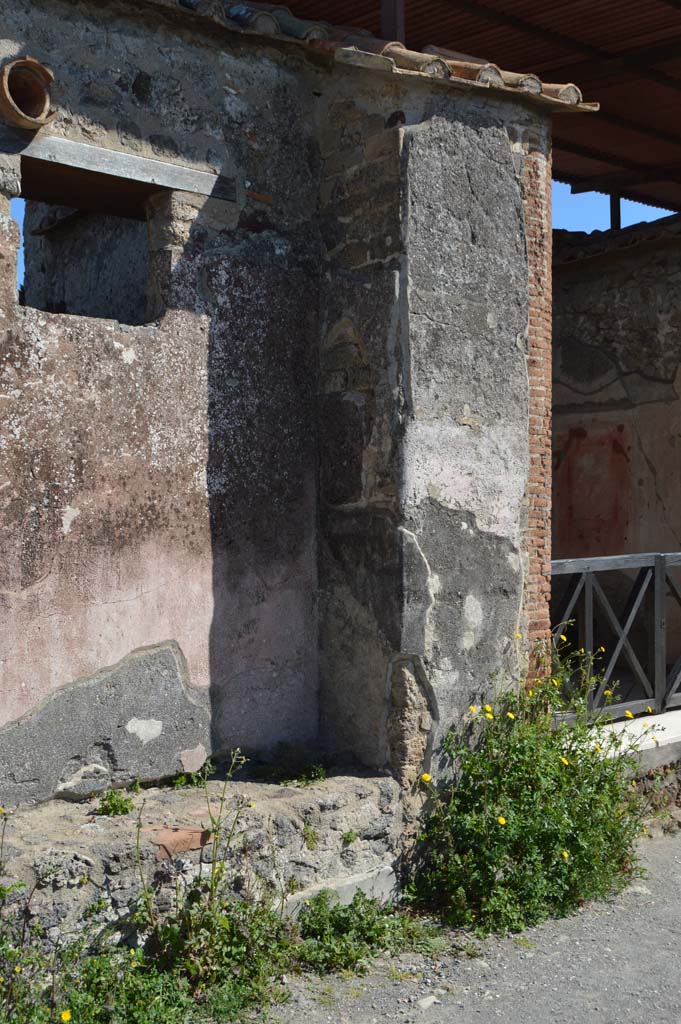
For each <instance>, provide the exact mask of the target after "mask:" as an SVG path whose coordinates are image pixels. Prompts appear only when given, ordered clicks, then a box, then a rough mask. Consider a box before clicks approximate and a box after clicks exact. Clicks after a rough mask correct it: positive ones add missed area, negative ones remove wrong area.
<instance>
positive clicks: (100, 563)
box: [0, 0, 550, 802]
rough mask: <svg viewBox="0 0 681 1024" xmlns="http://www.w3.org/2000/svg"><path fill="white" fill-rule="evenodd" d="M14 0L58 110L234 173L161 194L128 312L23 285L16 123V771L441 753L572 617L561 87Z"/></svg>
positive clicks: (57, 129) (410, 773)
mask: <svg viewBox="0 0 681 1024" xmlns="http://www.w3.org/2000/svg"><path fill="white" fill-rule="evenodd" d="M166 6H168V5H166ZM0 10H1V11H2V14H3V20H2V36H3V39H2V40H0V58H2V59H7V58H9V57H12V56H15V55H16V54H18V53H20V52H26V51H30V52H31V54H32V55H33V56H35V57H37V58H39V59H42V60H44V61H45V62H46V63H48V64H49V65H50V66H51V67H52V68H53V69H54V71H55V75H56V87H55V92H54V101H55V106H56V109H57V111H58V117H57V119H56V121H55V122H54V124H53V125H52V126H51V127H50V128H49V132H50V133H52V134H55V135H58V136H62V137H67V138H69V139H73V140H75V141H81V142H89V143H90V144H95V145H97V146H101V147H105V148H107V147H108V148H111V149H114V150H123V151H125V152H132V153H135V154H138V155H141V156H147V157H152V158H156V159H159V158H160V159H164V160H167V161H170V162H176V163H180V164H182V165H185V166H190V167H193V168H196V169H199V170H206V171H211V172H213V173H221V174H224V175H227V176H230V177H233V178H234V179H235V180H236V185H237V198H236V202H233V203H231V202H223V201H219V200H215V199H206V198H203V197H198V196H193V195H189V194H187V193H179V192H167V193H160V194H158V195H157V196H156V197H155V198H153V199H151V200H149V202H148V203H147V207H146V212H147V230H148V239H149V242H148V245H149V249H148V267H149V279H148V288H147V291H148V297H149V299H150V301H149V305H148V310H147V314H146V317H147V319H148V317H150V316H152V315H153V316H154V317H155V319H153V320H151V322H143V321H144V320H145V317H140V321H138V322H137V323H136V325H135V326H129V325H126V324H125V323H124V322H123V321H124V320H125V319H126V318H127V319H130V320H132V321H133V323H135V318H134V310H133V311H132V314H133V315H132V316H131V315H129V314H128V312H127V311H126V312H125V313H124V314H122V315H121V316H120V317H119V318H118V320H106V319H94V318H92V317H85V316H74V315H69V314H64V313H58V312H54V311H52V312H47V311H45V310H37V309H34V308H31V307H30V306H27V307H19V306H18V305H17V302H16V296H15V292H14V273H15V269H14V262H15V256H16V251H17V246H18V234H17V230H16V227H15V225H14V224H13V222H12V221H11V219H10V217H9V210H8V202H9V199H10V198H11V197H12V196H13V195H17V194H18V191H19V189H20V185H21V181H20V179H21V165H20V159H19V157H18V156H17V155H16V154H12V153H5V154H4V155H0V191H1V192H2V194H3V195H4V197H5V198H4V199H2V200H0V230H1V231H2V239H3V244H2V256H3V258H2V261H0V309H1V310H2V317H3V319H2V325H1V327H2V354H3V360H4V365H3V371H2V383H3V387H4V388H5V392H4V400H3V403H2V416H3V420H4V422H3V429H2V436H1V439H0V458H1V459H2V461H3V465H4V470H3V475H4V479H5V480H6V481H7V482H6V484H5V487H4V491H3V502H4V506H3V521H2V535H1V541H0V544H1V550H0V571H1V572H2V574H3V579H2V583H1V587H2V596H1V598H0V601H1V603H0V629H1V630H2V634H3V638H4V654H3V658H4V665H3V677H2V688H3V691H2V695H3V701H2V705H1V707H0V715H1V716H2V717H1V719H0V724H1V722H5V723H6V724H5V726H4V729H3V730H2V731H1V732H0V779H2V784H1V786H0V796H1V797H3V799H4V800H5V801H6V802H11V801H14V802H16V801H19V800H22V799H41V798H44V797H45V796H48V795H50V794H51V793H53V792H55V791H57V790H58V791H61V792H62V794H64V795H75V796H77V795H79V794H83V793H85V792H88V791H90V790H92V789H93V788H102V787H104V786H107V785H109V784H110V783H112V782H113V783H114V784H123V783H124V782H126V781H128V780H129V779H131V778H135V777H137V776H140V777H142V778H153V777H158V776H161V775H170V774H173V773H174V772H176V771H179V770H182V769H188V770H191V769H193V768H195V767H197V766H198V765H199V764H200V762H201V760H202V758H203V757H204V756H205V755H206V753H207V752H209V751H210V750H213V751H215V752H218V753H219V752H220V751H222V750H224V749H226V748H228V747H230V746H235V745H239V746H241V747H243V748H245V749H246V750H247V751H249V752H254V753H257V754H259V755H268V756H271V755H273V754H275V753H276V752H277V750H278V749H280V748H281V746H282V745H283V746H284V747H288V748H289V749H290V748H294V749H295V750H297V751H300V750H301V749H302V750H304V751H305V752H306V753H308V754H309V753H311V752H316V753H320V752H323V751H325V752H327V753H329V754H333V755H334V756H337V757H344V756H348V757H352V758H355V759H359V760H360V761H362V762H363V763H365V764H368V765H372V766H374V767H384V766H391V767H392V768H393V769H394V770H395V771H396V773H397V774H398V776H399V777H400V779H401V780H402V781H403V782H404V783H405V784H406V783H411V782H413V780H414V779H415V777H416V775H417V774H418V772H419V771H420V770H422V769H423V767H424V766H427V765H429V764H430V759H431V755H432V752H433V751H434V750H436V749H437V745H438V742H439V738H440V736H441V733H442V730H443V729H445V728H447V727H448V726H449V725H450V724H452V723H453V722H455V721H456V720H457V718H458V716H459V715H460V713H461V711H462V710H463V709H464V708H465V707H466V706H467V705H468V703H469V702H470V700H471V699H472V698H473V697H474V696H475V695H476V694H481V693H488V692H491V690H492V689H493V687H494V686H502V685H509V684H510V683H512V682H513V680H514V679H517V676H518V673H519V671H520V669H521V667H522V664H523V659H524V654H525V650H524V644H525V640H523V641H518V640H516V639H514V636H515V634H516V633H522V634H523V637H527V633H528V624H529V627H530V630H531V632H532V633H533V634H536V633H537V632H541V630H542V629H544V628H545V611H544V610H543V607H542V601H543V600H544V597H545V579H544V576H543V574H544V572H545V559H546V539H545V534H546V522H547V515H548V506H547V504H546V501H545V493H546V475H545V465H544V463H545V454H546V447H545V446H546V441H545V438H543V435H542V430H543V429H544V428H545V427H546V424H547V418H546V417H547V415H548V414H547V411H546V410H547V402H548V398H547V394H548V392H547V391H546V390H545V389H546V387H547V383H546V380H545V379H544V376H543V367H544V363H545V359H546V346H547V332H548V330H549V320H548V314H547V298H546V297H547V294H548V288H549V284H548V283H547V278H546V274H545V271H546V255H547V252H548V244H549V243H548V240H547V239H548V235H547V232H546V226H547V217H548V211H549V205H548V200H547V194H548V184H549V180H550V167H549V164H548V160H547V154H548V151H549V125H548V119H547V117H546V116H545V115H544V114H543V113H541V112H537V110H536V109H535V108H533V107H532V105H531V103H530V102H529V101H525V100H524V99H523V97H522V96H519V97H514V96H512V95H507V96H494V95H491V94H490V95H489V96H488V95H485V97H484V98H483V99H480V98H478V96H474V95H472V94H469V93H467V92H466V91H465V90H455V89H454V88H453V87H451V86H450V85H449V84H447V83H443V82H439V81H432V80H429V79H427V78H425V77H419V76H415V75H397V74H390V73H389V72H388V71H387V70H386V67H385V66H382V70H380V71H377V70H375V69H371V70H369V69H363V68H360V67H351V66H342V65H335V66H334V65H333V63H332V62H330V61H329V60H328V59H327V58H326V57H325V56H324V55H317V56H311V55H309V54H307V53H306V52H305V51H303V50H291V49H287V47H286V46H285V45H284V44H281V43H277V42H276V41H275V42H271V43H267V42H266V41H265V40H263V39H255V38H254V37H246V36H243V35H242V34H239V33H234V32H229V31H227V30H226V29H225V30H221V29H219V28H217V27H216V26H215V25H213V24H211V23H208V22H204V21H203V20H202V19H201V18H199V17H191V16H189V15H188V14H187V12H185V11H183V10H182V9H181V8H174V9H173V10H170V7H169V6H168V11H167V12H159V11H154V10H152V9H151V6H150V7H149V9H147V8H144V9H142V8H140V6H139V5H135V7H134V8H133V6H132V5H128V4H127V3H121V4H117V5H111V6H109V5H105V6H104V7H96V8H92V7H88V9H87V12H86V13H85V14H84V13H83V10H82V8H81V7H79V6H78V5H77V4H75V3H74V2H72V0H45V3H43V4H41V5H40V7H39V8H36V5H35V4H33V3H32V2H29V0H18V2H16V3H12V4H10V3H9V2H8V0H0ZM75 11H78V12H79V16H78V17H74V12H75ZM379 63H380V62H379ZM384 64H385V62H384ZM44 213H45V211H44V210H37V211H33V212H32V213H31V215H30V223H31V224H35V223H36V217H38V216H39V217H42V216H43V214H44ZM41 223H42V221H41ZM90 226H91V225H90V224H89V222H84V221H82V220H81V221H79V222H78V226H77V228H76V229H74V230H76V231H77V232H78V234H77V235H76V236H74V237H75V238H77V239H81V240H84V244H85V245H87V244H88V243H87V237H88V231H89V230H90ZM53 237H55V236H53ZM52 244H54V245H56V243H52V242H49V241H48V242H45V241H44V240H43V241H39V242H32V243H31V247H32V248H31V247H28V248H27V255H29V257H30V256H31V251H32V252H33V255H35V254H36V253H45V252H46V246H49V245H52ZM98 244H99V248H98V247H97V245H94V244H93V250H92V262H93V264H94V263H96V257H97V258H98V257H99V254H100V249H101V238H100V240H99V243H98ZM57 248H58V247H57ZM75 248H76V247H75V246H73V245H72V247H71V249H70V250H68V248H67V251H71V252H74V251H75ZM124 262H125V261H119V265H122V264H123V263H124ZM114 265H116V261H114ZM91 272H92V268H91V267H90V268H88V266H87V263H86V262H85V261H84V264H83V274H84V275H85V278H84V279H85V280H87V275H88V274H89V273H91ZM94 276H95V275H94V274H93V279H94ZM39 283H40V287H41V288H43V292H44V293H45V294H47V292H49V293H50V294H52V295H61V294H62V293H63V289H64V288H67V286H68V287H70V288H71V291H72V292H73V294H76V293H77V294H78V295H79V296H80V298H79V300H78V301H81V300H82V301H85V299H83V298H82V296H83V289H82V287H81V285H82V281H81V280H80V279H79V282H77V283H78V288H75V283H74V282H73V281H71V282H69V281H67V280H65V278H64V276H63V275H61V276H60V275H57V276H56V277H55V276H53V277H52V278H49V277H48V278H41V279H40V282H39ZM34 285H35V282H34ZM36 287H37V286H36ZM74 288H75V291H74ZM59 289H62V292H60V291H59ZM39 291H40V289H37V290H36V291H33V293H32V292H31V289H30V288H27V299H28V301H29V303H30V302H31V301H33V302H36V303H39V304H42V305H47V306H49V308H50V309H54V308H55V305H57V306H58V303H59V302H60V301H62V300H61V299H60V298H59V297H58V298H57V300H54V301H53V300H50V302H47V300H38V299H37V298H36V295H37V294H38V292H39ZM152 311H153V312H152ZM159 311H160V312H159ZM79 312H97V309H96V308H94V307H93V308H91V309H90V308H88V309H83V308H81V309H79ZM528 345H529V346H530V351H529V362H528ZM528 371H529V381H530V384H529V385H528ZM530 400H531V401H532V410H533V411H532V416H533V417H534V416H535V415H538V419H536V420H535V419H531V420H530V425H531V429H530V431H529V432H528V414H529V412H530ZM537 410H539V413H538V414H537ZM530 437H532V438H533V440H532V441H531V442H530V440H529V438H530ZM93 708H94V709H96V713H93ZM37 748H40V749H44V750H48V751H49V752H50V756H49V757H46V758H45V759H44V763H42V764H41V765H40V766H38V767H36V759H35V756H34V752H35V749H37Z"/></svg>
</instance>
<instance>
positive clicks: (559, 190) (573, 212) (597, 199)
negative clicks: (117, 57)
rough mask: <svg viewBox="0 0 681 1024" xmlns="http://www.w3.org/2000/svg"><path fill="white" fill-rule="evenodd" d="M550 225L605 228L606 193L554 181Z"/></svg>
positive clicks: (650, 213) (628, 208) (654, 212)
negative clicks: (575, 190) (573, 189)
mask: <svg viewBox="0 0 681 1024" xmlns="http://www.w3.org/2000/svg"><path fill="white" fill-rule="evenodd" d="M10 210H11V213H12V217H13V218H14V220H15V221H16V222H17V224H19V226H20V227H21V228H22V231H23V223H24V200H23V199H13V200H12V201H11V203H10ZM669 212H670V211H669V210H658V209H657V208H656V207H654V206H644V205H643V203H632V202H631V201H630V200H629V199H623V200H622V227H623V228H624V227H626V226H627V225H628V224H637V223H638V222H639V221H642V220H659V218H660V217H667V216H668V215H669ZM553 226H554V228H566V229H567V230H569V231H606V230H607V229H608V228H609V227H610V203H609V200H608V197H607V196H604V195H601V194H600V193H599V192H584V193H582V194H581V195H575V196H573V195H572V193H571V192H570V186H569V185H561V184H559V183H558V182H557V181H554V183H553ZM23 280H24V252H23V247H22V249H21V250H20V252H19V259H18V263H17V281H18V284H21V283H22V281H23Z"/></svg>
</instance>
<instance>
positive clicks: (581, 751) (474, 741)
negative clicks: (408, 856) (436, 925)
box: [413, 652, 643, 932]
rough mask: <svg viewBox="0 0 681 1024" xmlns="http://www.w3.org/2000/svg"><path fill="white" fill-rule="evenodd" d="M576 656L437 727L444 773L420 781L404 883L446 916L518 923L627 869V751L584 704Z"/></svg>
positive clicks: (622, 880)
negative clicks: (445, 729) (421, 818)
mask: <svg viewBox="0 0 681 1024" xmlns="http://www.w3.org/2000/svg"><path fill="white" fill-rule="evenodd" d="M582 654H583V652H578V653H577V654H575V655H569V656H567V657H566V658H564V659H563V660H562V663H561V664H560V665H559V666H558V667H557V668H554V670H553V672H552V674H551V675H549V676H547V677H546V678H544V679H540V680H538V681H537V682H535V683H534V684H533V685H532V687H531V688H528V689H522V690H521V692H520V693H519V694H517V695H516V694H512V693H507V694H504V695H503V696H501V697H500V698H499V699H498V700H497V701H496V702H495V704H494V706H493V707H492V706H491V705H489V704H488V705H485V706H484V707H482V708H477V707H471V709H470V717H469V722H468V726H467V727H466V728H465V729H464V731H463V734H460V735H458V736H455V735H454V734H450V735H449V736H448V737H447V740H446V742H445V744H444V755H445V760H446V761H447V762H448V765H449V769H450V771H451V775H452V778H453V780H454V781H452V782H450V783H449V784H446V785H444V786H443V787H442V788H441V789H440V790H436V789H435V788H434V787H433V786H429V789H430V792H431V795H432V801H433V806H432V810H431V812H430V814H429V816H428V817H427V819H426V821H425V824H424V827H423V832H422V835H421V836H420V846H419V849H418V859H417V863H416V869H415V872H414V877H413V889H414V891H415V893H416V895H417V896H418V897H419V898H421V899H423V900H426V901H427V902H428V903H429V904H433V905H436V906H437V907H438V908H439V910H440V912H441V913H442V915H443V917H444V919H445V920H446V921H447V922H448V923H450V924H452V925H455V926H474V927H476V928H477V929H479V930H480V931H482V932H489V931H497V930H499V931H506V930H511V931H516V930H520V929H522V928H524V927H525V926H527V925H531V924H535V923H537V922H538V921H541V920H543V919H544V918H546V917H547V916H549V915H555V916H562V915H565V914H567V913H569V912H571V911H572V910H574V909H575V908H576V907H578V906H579V905H580V904H582V903H583V902H584V901H586V900H592V899H598V898H603V897H606V896H608V895H609V894H610V893H612V892H615V891H617V890H619V889H621V888H622V887H623V886H624V885H625V884H626V882H627V881H628V880H629V879H630V878H631V877H632V875H634V874H635V873H636V857H635V852H634V844H635V840H636V838H637V836H638V835H639V834H640V833H641V831H642V815H643V800H642V798H641V796H640V795H639V793H638V791H637V789H636V786H635V784H633V783H632V776H633V774H634V772H635V770H636V766H637V765H636V760H635V758H634V756H633V749H632V747H631V746H626V745H622V742H623V741H621V740H620V739H619V738H618V737H617V736H616V735H614V734H612V733H610V732H609V731H606V730H605V728H604V726H605V723H606V721H607V716H603V715H601V716H600V717H594V716H593V715H591V714H590V713H589V708H588V700H587V696H586V694H587V693H588V688H589V678H588V676H589V671H590V669H591V667H592V666H591V665H590V663H589V662H588V661H587V660H584V659H583V658H582V657H581V655H582ZM575 676H577V677H578V685H577V686H576V688H575ZM570 693H572V696H567V695H568V694H570ZM609 699H610V700H612V699H613V697H612V694H610V697H609Z"/></svg>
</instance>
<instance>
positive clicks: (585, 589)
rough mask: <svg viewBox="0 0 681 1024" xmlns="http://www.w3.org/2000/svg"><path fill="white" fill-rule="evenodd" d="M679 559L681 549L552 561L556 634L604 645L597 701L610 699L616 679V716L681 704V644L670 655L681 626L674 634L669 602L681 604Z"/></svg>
mask: <svg viewBox="0 0 681 1024" xmlns="http://www.w3.org/2000/svg"><path fill="white" fill-rule="evenodd" d="M675 567H681V553H679V552H674V553H671V554H659V553H651V554H642V555H614V556H609V557H603V558H568V559H561V560H559V561H554V562H552V563H551V573H552V577H553V592H554V598H553V600H552V627H553V632H554V636H559V635H560V634H561V633H566V634H567V635H568V639H569V641H570V643H571V646H577V647H578V648H583V649H584V650H585V651H586V652H587V653H588V654H595V655H597V656H599V655H600V651H599V649H600V648H601V647H603V646H604V647H605V652H604V653H603V654H602V656H601V660H600V662H599V669H600V670H602V672H603V675H602V676H601V677H600V681H599V684H598V686H597V687H594V691H593V693H592V703H593V706H594V707H599V706H601V705H602V704H603V703H604V693H605V691H606V690H608V689H615V684H617V689H616V691H615V700H616V703H614V704H612V705H611V707H610V710H611V711H612V713H613V714H614V715H615V717H618V716H619V717H621V716H622V715H623V714H624V712H625V711H627V710H629V711H631V712H633V713H634V714H636V712H640V711H645V710H646V708H648V707H652V708H653V710H654V711H656V712H658V711H663V710H665V709H669V708H674V707H681V692H680V691H681V650H680V653H679V656H678V657H677V658H676V660H675V661H674V663H673V664H672V665H671V666H668V663H667V659H668V654H669V652H670V648H671V647H677V648H681V636H680V635H679V632H678V627H677V631H675V632H674V635H673V636H672V637H671V638H670V636H669V635H668V627H667V620H668V612H669V608H670V602H671V603H672V604H674V603H675V604H676V605H677V606H678V609H679V612H681V587H680V586H679V585H678V584H677V582H676V580H674V578H673V576H672V572H671V570H672V569H673V568H675ZM614 573H618V574H619V575H617V576H613V574H614ZM634 574H635V575H634ZM613 592H614V597H613ZM620 606H621V610H620V611H619V613H618V612H617V611H616V610H615V608H616V607H620ZM553 608H555V611H553ZM679 623H681V616H680V618H679ZM670 639H672V640H673V641H674V643H673V644H670V642H669V641H670Z"/></svg>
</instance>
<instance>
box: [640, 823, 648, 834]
mask: <svg viewBox="0 0 681 1024" xmlns="http://www.w3.org/2000/svg"><path fill="white" fill-rule="evenodd" d="M641 832H642V833H643V835H644V836H647V835H648V829H647V828H646V827H645V825H644V826H643V828H642V829H641Z"/></svg>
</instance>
